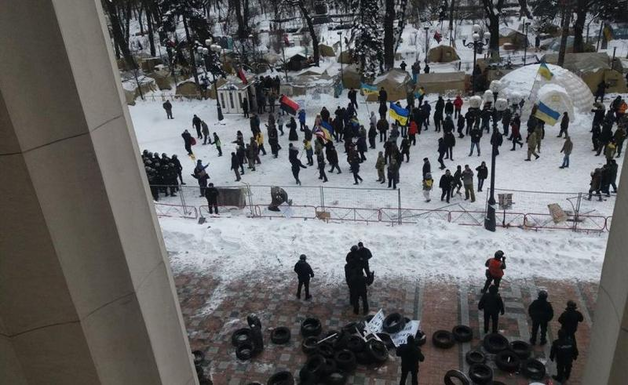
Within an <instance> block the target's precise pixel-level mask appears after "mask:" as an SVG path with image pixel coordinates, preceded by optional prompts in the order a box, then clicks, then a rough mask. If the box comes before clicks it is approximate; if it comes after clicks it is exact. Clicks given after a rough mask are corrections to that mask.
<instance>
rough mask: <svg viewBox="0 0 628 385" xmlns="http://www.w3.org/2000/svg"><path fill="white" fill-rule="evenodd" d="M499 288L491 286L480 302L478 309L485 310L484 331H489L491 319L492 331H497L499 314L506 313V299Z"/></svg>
mask: <svg viewBox="0 0 628 385" xmlns="http://www.w3.org/2000/svg"><path fill="white" fill-rule="evenodd" d="M497 290H498V289H497V286H491V287H489V289H488V293H484V294H483V295H482V298H480V302H479V303H478V309H479V310H484V333H488V324H489V321H492V328H491V332H492V333H497V329H498V323H499V315H500V314H501V315H504V301H503V300H502V297H501V296H500V295H499V293H497Z"/></svg>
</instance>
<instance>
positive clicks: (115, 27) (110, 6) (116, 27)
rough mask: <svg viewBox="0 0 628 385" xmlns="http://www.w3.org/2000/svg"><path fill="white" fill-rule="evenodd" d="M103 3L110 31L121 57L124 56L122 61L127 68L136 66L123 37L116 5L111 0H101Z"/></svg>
mask: <svg viewBox="0 0 628 385" xmlns="http://www.w3.org/2000/svg"><path fill="white" fill-rule="evenodd" d="M103 3H104V4H105V6H106V7H107V12H108V13H109V22H110V23H111V33H112V34H113V40H114V42H115V44H116V45H117V46H118V47H119V48H120V52H121V53H122V57H124V61H125V62H126V64H127V65H128V66H129V69H135V68H137V64H135V60H134V59H133V55H131V51H130V50H129V44H128V43H127V41H126V40H125V39H124V34H123V33H122V27H121V26H120V19H118V14H117V13H116V5H115V4H114V3H113V2H111V1H103Z"/></svg>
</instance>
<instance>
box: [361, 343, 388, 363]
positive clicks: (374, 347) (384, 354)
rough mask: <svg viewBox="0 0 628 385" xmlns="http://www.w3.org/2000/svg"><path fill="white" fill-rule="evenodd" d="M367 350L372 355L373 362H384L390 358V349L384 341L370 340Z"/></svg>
mask: <svg viewBox="0 0 628 385" xmlns="http://www.w3.org/2000/svg"><path fill="white" fill-rule="evenodd" d="M366 352H367V353H368V354H369V356H371V359H372V361H373V362H375V363H378V364H383V363H384V362H386V361H387V360H388V349H387V348H386V345H384V343H383V342H381V341H378V340H370V341H369V342H368V343H367V344H366Z"/></svg>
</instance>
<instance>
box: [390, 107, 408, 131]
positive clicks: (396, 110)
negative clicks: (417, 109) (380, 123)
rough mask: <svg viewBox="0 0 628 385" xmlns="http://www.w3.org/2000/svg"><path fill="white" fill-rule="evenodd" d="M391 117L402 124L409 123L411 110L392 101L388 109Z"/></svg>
mask: <svg viewBox="0 0 628 385" xmlns="http://www.w3.org/2000/svg"><path fill="white" fill-rule="evenodd" d="M388 113H389V114H390V117H391V118H392V119H394V120H396V121H398V122H399V124H401V125H402V126H405V125H406V124H408V116H410V111H408V110H406V109H405V108H402V107H399V106H398V105H396V104H395V103H393V102H390V109H389V110H388Z"/></svg>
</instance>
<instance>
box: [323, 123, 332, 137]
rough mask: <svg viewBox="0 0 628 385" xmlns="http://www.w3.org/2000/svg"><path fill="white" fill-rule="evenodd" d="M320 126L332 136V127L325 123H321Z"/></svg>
mask: <svg viewBox="0 0 628 385" xmlns="http://www.w3.org/2000/svg"><path fill="white" fill-rule="evenodd" d="M321 126H322V127H323V128H324V129H326V130H327V131H329V133H330V134H332V135H333V134H334V127H333V126H332V125H331V124H329V123H327V122H321Z"/></svg>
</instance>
